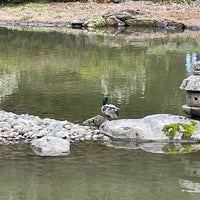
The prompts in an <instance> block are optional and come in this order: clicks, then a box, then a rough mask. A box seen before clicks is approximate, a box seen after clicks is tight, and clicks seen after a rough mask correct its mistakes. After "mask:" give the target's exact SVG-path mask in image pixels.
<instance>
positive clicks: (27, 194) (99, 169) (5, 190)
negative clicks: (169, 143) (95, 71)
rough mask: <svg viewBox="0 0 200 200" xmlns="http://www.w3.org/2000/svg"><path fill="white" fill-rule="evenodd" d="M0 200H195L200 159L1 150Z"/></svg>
mask: <svg viewBox="0 0 200 200" xmlns="http://www.w3.org/2000/svg"><path fill="white" fill-rule="evenodd" d="M0 148H1V154H0V156H1V162H0V176H1V181H0V198H1V199H9V198H10V199H11V198H13V199H16V200H18V199H20V200H21V199H26V200H29V199H30V200H32V199H53V200H54V199H59V200H64V199H71V200H78V199H88V200H92V199H109V200H112V199H113V200H114V199H119V200H121V199H123V200H124V199H125V200H130V199H140V200H147V199H148V200H149V199H152V200H153V199H156V200H170V199H175V200H190V199H191V200H193V199H198V198H199V197H200V196H199V180H198V174H197V175H195V174H194V173H193V174H192V176H191V175H190V174H188V171H189V170H191V171H193V172H194V167H196V168H199V153H195V154H192V155H191V154H187V155H174V156H171V155H170V156H169V155H163V154H151V153H145V152H143V151H138V150H119V149H113V148H108V147H105V146H103V145H102V144H101V143H74V144H72V153H71V154H70V155H69V156H68V157H60V158H41V157H38V156H36V155H35V154H33V152H32V151H31V150H30V148H29V147H28V146H27V145H20V144H19V145H15V146H13V145H11V146H10V145H8V146H4V145H3V146H0Z"/></svg>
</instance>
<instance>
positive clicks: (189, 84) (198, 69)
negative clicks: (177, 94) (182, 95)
mask: <svg viewBox="0 0 200 200" xmlns="http://www.w3.org/2000/svg"><path fill="white" fill-rule="evenodd" d="M180 89H182V90H188V91H196V92H198V91H199V92H200V61H198V62H196V63H195V64H194V68H193V72H192V75H191V76H189V77H187V78H186V79H184V80H183V82H182V84H181V85H180Z"/></svg>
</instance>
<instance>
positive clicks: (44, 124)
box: [0, 111, 105, 143]
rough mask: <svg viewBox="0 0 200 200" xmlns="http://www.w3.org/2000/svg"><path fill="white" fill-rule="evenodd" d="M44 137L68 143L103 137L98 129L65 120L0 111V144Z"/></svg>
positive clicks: (29, 140)
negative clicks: (64, 140) (55, 138)
mask: <svg viewBox="0 0 200 200" xmlns="http://www.w3.org/2000/svg"><path fill="white" fill-rule="evenodd" d="M44 136H53V137H58V138H62V139H66V140H68V141H69V142H74V141H85V140H98V139H103V138H104V137H105V136H104V135H103V134H100V133H99V130H98V129H95V128H93V127H89V126H82V125H79V124H74V123H71V122H69V121H67V120H65V121H59V120H55V119H49V118H45V119H41V118H40V117H38V116H33V115H28V114H21V115H17V114H14V113H12V112H6V111H0V142H1V143H12V142H16V141H25V142H31V141H32V140H34V139H37V138H42V137H44Z"/></svg>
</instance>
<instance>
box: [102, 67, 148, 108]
mask: <svg viewBox="0 0 200 200" xmlns="http://www.w3.org/2000/svg"><path fill="white" fill-rule="evenodd" d="M146 81H147V80H146V70H145V67H144V66H141V67H140V69H139V70H136V71H135V72H130V71H127V73H126V74H125V75H124V77H120V78H119V76H116V77H113V74H112V73H104V74H103V75H102V76H101V88H102V93H103V94H104V95H109V97H110V99H111V100H112V99H117V101H118V103H123V104H129V97H130V95H131V94H136V92H137V91H140V96H141V97H142V96H144V92H145V88H146Z"/></svg>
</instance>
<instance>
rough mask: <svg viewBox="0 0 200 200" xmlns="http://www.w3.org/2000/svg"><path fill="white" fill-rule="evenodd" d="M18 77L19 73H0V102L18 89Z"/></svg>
mask: <svg viewBox="0 0 200 200" xmlns="http://www.w3.org/2000/svg"><path fill="white" fill-rule="evenodd" d="M19 77H20V73H19V72H17V71H16V72H12V73H7V72H6V71H2V72H1V73H0V102H2V101H3V99H4V98H5V97H6V96H8V95H11V94H13V92H15V91H16V90H17V89H18V80H19Z"/></svg>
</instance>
